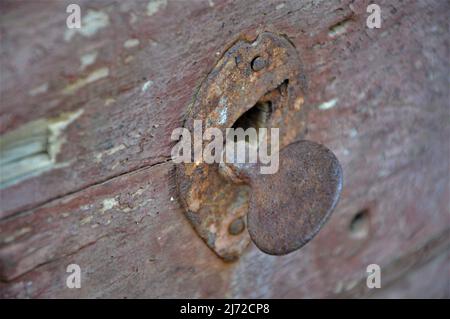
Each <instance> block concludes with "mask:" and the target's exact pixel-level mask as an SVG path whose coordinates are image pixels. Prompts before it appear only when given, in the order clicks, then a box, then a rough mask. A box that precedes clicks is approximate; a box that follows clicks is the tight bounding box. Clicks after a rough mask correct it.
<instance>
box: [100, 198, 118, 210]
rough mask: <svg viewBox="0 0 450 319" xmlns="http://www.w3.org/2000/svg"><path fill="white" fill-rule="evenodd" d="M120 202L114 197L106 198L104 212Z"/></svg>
mask: <svg viewBox="0 0 450 319" xmlns="http://www.w3.org/2000/svg"><path fill="white" fill-rule="evenodd" d="M118 204H119V202H118V201H117V199H115V198H114V197H113V198H106V199H104V200H103V202H102V213H104V212H106V211H107V210H110V209H113V208H114V207H116V206H117V205H118Z"/></svg>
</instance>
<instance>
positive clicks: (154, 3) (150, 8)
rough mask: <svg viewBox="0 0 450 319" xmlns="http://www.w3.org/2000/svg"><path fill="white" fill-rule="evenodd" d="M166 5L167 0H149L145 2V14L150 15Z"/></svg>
mask: <svg viewBox="0 0 450 319" xmlns="http://www.w3.org/2000/svg"><path fill="white" fill-rule="evenodd" d="M166 6H167V0H151V1H150V2H149V3H148V4H147V15H148V16H152V15H154V14H155V13H156V12H158V11H159V10H161V9H164V8H165V7H166Z"/></svg>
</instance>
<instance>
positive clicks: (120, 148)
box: [95, 144, 125, 163]
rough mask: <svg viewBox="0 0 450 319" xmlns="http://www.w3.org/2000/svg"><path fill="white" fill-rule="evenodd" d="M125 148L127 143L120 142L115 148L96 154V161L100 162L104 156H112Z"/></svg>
mask: <svg viewBox="0 0 450 319" xmlns="http://www.w3.org/2000/svg"><path fill="white" fill-rule="evenodd" d="M123 149H125V145H124V144H120V145H118V146H115V147H113V148H110V149H108V150H106V151H104V152H101V153H98V154H97V155H95V162H97V163H100V162H101V160H102V158H103V156H105V155H107V156H111V155H113V154H114V153H117V152H119V151H121V150H123Z"/></svg>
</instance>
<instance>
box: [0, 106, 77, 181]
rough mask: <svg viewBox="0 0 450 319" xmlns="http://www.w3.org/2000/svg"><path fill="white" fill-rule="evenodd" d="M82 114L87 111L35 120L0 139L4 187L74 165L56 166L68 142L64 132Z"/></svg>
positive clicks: (0, 162) (68, 163) (0, 176)
mask: <svg viewBox="0 0 450 319" xmlns="http://www.w3.org/2000/svg"><path fill="white" fill-rule="evenodd" d="M81 114H83V109H79V110H77V111H75V112H66V113H62V114H61V115H60V116H58V117H55V118H50V119H39V120H35V121H32V122H30V123H27V124H25V125H23V126H21V127H19V128H18V129H16V130H14V131H12V132H9V133H7V134H5V135H3V136H2V137H1V139H0V148H1V150H2V152H1V156H0V165H1V166H2V174H0V188H5V187H7V186H10V185H13V184H16V183H18V182H20V181H22V180H25V179H28V178H31V177H33V176H37V175H40V174H41V173H43V172H45V171H47V170H50V169H56V168H61V167H65V166H68V165H70V162H65V163H56V160H57V155H58V154H59V152H60V150H61V148H62V145H63V144H64V143H65V142H66V137H65V135H64V134H63V131H64V130H65V129H66V128H67V127H68V126H69V125H70V124H71V123H72V122H74V121H75V120H76V119H77V118H78V117H80V116H81Z"/></svg>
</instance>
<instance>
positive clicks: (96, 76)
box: [62, 68, 109, 95]
mask: <svg viewBox="0 0 450 319" xmlns="http://www.w3.org/2000/svg"><path fill="white" fill-rule="evenodd" d="M108 75H109V69H108V68H100V69H97V70H95V71H93V72H92V73H90V74H89V75H88V76H87V77H85V78H81V79H78V80H77V81H75V82H74V83H72V84H70V85H68V86H66V87H65V88H64V89H63V90H62V94H65V95H69V94H73V93H75V92H76V91H78V90H79V89H81V88H82V87H83V86H85V85H87V84H89V83H92V82H95V81H98V80H100V79H103V78H105V77H107V76H108Z"/></svg>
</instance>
